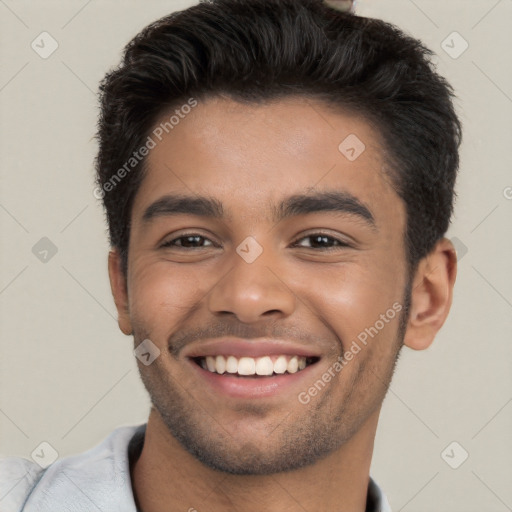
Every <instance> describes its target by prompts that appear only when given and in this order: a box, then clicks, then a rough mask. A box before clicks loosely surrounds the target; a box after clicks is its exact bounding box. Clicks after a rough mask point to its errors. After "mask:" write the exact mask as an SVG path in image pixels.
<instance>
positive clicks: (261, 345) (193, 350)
mask: <svg viewBox="0 0 512 512" xmlns="http://www.w3.org/2000/svg"><path fill="white" fill-rule="evenodd" d="M184 355H185V357H190V358H193V357H206V356H218V355H221V356H234V357H237V358H240V357H263V356H272V355H290V356H302V357H320V355H319V354H318V353H316V352H315V351H314V350H312V349H311V347H305V346H304V345H298V344H296V343H291V342H289V341H286V340H277V339H276V340H273V339H268V338H265V339H263V338H256V339H251V340H247V339H241V338H223V339H212V340H207V341H202V342H201V343H198V344H192V345H190V347H188V348H187V349H186V350H185V351H184Z"/></svg>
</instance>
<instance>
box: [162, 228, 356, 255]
mask: <svg viewBox="0 0 512 512" xmlns="http://www.w3.org/2000/svg"><path fill="white" fill-rule="evenodd" d="M315 237H317V238H320V237H321V238H324V239H328V240H329V243H334V245H330V246H329V247H320V248H316V249H315V248H314V247H307V246H306V247H305V248H306V249H314V250H317V251H332V250H336V247H343V248H346V247H350V245H349V244H348V243H346V242H344V241H342V240H339V239H338V238H335V237H333V236H331V235H327V234H325V233H321V232H318V233H310V234H308V235H305V236H302V237H300V238H298V239H297V240H296V241H295V242H293V244H292V247H301V246H299V245H297V244H298V242H300V241H301V240H306V239H308V238H309V239H313V238H315ZM186 238H200V239H202V240H208V241H209V242H211V244H212V245H213V246H214V247H215V246H216V244H215V242H213V241H212V240H210V239H209V238H207V237H205V236H203V235H199V234H197V233H190V234H189V233H185V234H183V235H181V236H179V237H177V238H173V239H172V240H169V241H167V242H164V243H163V244H162V245H161V247H162V248H164V249H166V248H173V247H174V248H179V249H192V250H194V249H203V248H204V247H192V248H189V247H183V246H180V245H175V242H176V241H178V240H183V239H186ZM207 247H210V246H207ZM302 247H303V248H304V246H302Z"/></svg>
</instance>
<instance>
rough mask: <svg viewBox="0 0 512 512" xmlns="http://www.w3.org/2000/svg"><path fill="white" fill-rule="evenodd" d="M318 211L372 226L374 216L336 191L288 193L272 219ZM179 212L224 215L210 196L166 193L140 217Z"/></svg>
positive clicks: (347, 194)
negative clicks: (339, 215) (344, 216)
mask: <svg viewBox="0 0 512 512" xmlns="http://www.w3.org/2000/svg"><path fill="white" fill-rule="evenodd" d="M320 212H339V213H344V214H348V215H353V216H356V217H358V218H360V219H361V220H363V221H365V222H366V223H367V224H368V225H369V226H370V227H372V228H374V229H375V228H376V223H375V218H374V216H373V214H372V212H371V211H370V209H369V207H368V206H366V205H365V204H364V203H363V202H362V201H360V200H359V199H358V198H357V197H355V196H354V195H352V194H350V193H348V192H339V191H327V192H317V193H313V194H297V195H293V196H290V197H288V198H286V199H285V200H284V201H283V202H281V203H280V204H279V205H278V206H277V207H274V208H273V218H274V221H275V222H279V221H281V220H283V219H286V218H289V217H293V216H297V215H307V214H311V213H320ZM179 214H185V215H197V216H200V217H210V218H217V219H220V218H223V217H224V208H223V206H222V203H221V202H220V201H218V200H217V199H215V198H212V197H207V196H199V197H194V196H183V195H166V196H164V197H162V198H160V199H158V200H157V201H155V202H154V203H152V204H151V205H150V206H149V207H148V208H147V209H146V210H145V211H144V214H143V216H142V220H143V221H144V222H149V221H151V220H152V219H154V218H157V217H165V216H172V215H179Z"/></svg>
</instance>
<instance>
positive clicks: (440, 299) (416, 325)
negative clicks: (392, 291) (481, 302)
mask: <svg viewBox="0 0 512 512" xmlns="http://www.w3.org/2000/svg"><path fill="white" fill-rule="evenodd" d="M456 275H457V256H456V253H455V248H454V247H453V244H452V243H451V242H450V241H449V240H447V239H446V238H443V239H442V240H440V241H439V242H438V243H437V244H436V246H435V248H434V249H433V250H432V251H431V252H430V254H429V255H428V256H426V257H425V258H424V259H423V260H421V262H420V263H419V265H418V269H417V271H416V274H415V277H414V280H413V283H412V290H411V306H410V313H409V320H408V324H407V330H406V333H405V338H404V345H406V346H407V347H409V348H412V349H414V350H424V349H426V348H428V347H429V346H430V345H431V344H432V342H433V341H434V338H435V336H436V334H437V332H438V331H439V329H441V327H442V325H443V324H444V322H445V320H446V317H447V316H448V312H449V311H450V306H451V303H452V298H453V286H454V284H455V278H456Z"/></svg>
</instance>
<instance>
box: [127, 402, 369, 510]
mask: <svg viewBox="0 0 512 512" xmlns="http://www.w3.org/2000/svg"><path fill="white" fill-rule="evenodd" d="M378 414H379V411H378V410H377V411H375V412H374V413H373V414H372V415H371V416H370V417H369V418H368V420H367V421H366V422H365V423H364V424H363V425H362V427H361V428H360V429H359V430H358V431H357V433H355V434H354V435H353V436H352V437H351V439H350V440H349V441H347V442H346V443H345V444H344V445H342V446H341V447H340V448H339V449H338V450H337V451H335V452H333V453H332V454H330V455H329V456H328V457H326V458H324V459H322V460H320V461H318V462H316V463H315V464H313V465H311V466H308V467H305V468H302V469H300V470H296V471H291V472H287V473H276V474H273V475H265V476H259V475H249V476H245V475H243V476H240V475H230V474H226V473H221V472H219V471H216V470H213V469H211V468H209V467H207V466H205V465H203V464H202V463H201V462H199V461H198V460H197V459H195V458H194V457H193V456H192V455H190V454H189V453H188V452H187V451H186V450H184V449H183V447H182V446H181V445H180V444H179V443H178V441H176V439H175V438H174V437H173V436H172V435H171V434H170V432H169V431H168V429H167V428H166V426H165V425H164V423H163V422H162V420H161V418H160V415H159V414H158V412H157V411H156V410H154V409H152V411H151V414H150V416H149V420H148V424H147V428H146V436H145V440H144V447H143V449H142V453H141V456H140V458H139V460H138V461H137V462H136V463H135V464H134V466H133V467H132V486H133V491H134V495H135V500H136V502H137V504H138V506H139V508H140V509H141V510H142V511H143V512H147V511H151V512H160V511H161V512H164V511H168V510H169V509H172V510H190V511H193V510H197V511H201V510H209V511H211V512H221V511H225V510H244V511H245V512H257V511H261V510H266V511H268V512H296V511H297V512H298V511H304V510H315V511H318V512H327V511H332V510H336V511H337V512H364V511H365V507H366V496H367V490H368V482H369V472H370V463H371V458H372V452H373V441H374V438H375V432H376V428H377V421H378Z"/></svg>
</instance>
